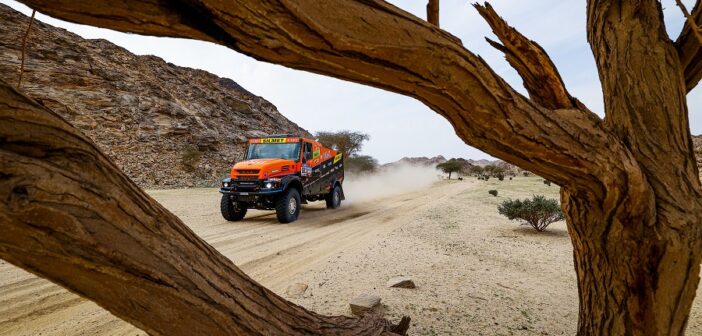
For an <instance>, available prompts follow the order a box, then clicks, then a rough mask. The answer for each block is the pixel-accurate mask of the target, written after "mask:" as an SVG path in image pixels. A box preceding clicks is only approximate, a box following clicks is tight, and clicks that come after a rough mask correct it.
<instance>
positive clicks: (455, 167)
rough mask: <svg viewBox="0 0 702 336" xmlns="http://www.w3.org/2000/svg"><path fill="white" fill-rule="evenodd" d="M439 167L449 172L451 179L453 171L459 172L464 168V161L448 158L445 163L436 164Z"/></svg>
mask: <svg viewBox="0 0 702 336" xmlns="http://www.w3.org/2000/svg"><path fill="white" fill-rule="evenodd" d="M436 168H437V169H440V170H441V171H442V172H444V173H446V174H448V178H449V180H450V179H451V173H455V172H459V171H461V170H463V163H462V162H460V161H457V160H454V159H451V160H448V161H446V162H443V163H439V164H438V165H436Z"/></svg>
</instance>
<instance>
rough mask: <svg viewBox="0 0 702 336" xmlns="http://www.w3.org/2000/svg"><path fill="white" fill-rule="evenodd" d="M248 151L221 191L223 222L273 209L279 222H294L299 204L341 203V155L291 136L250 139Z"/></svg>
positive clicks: (223, 183) (337, 205)
mask: <svg viewBox="0 0 702 336" xmlns="http://www.w3.org/2000/svg"><path fill="white" fill-rule="evenodd" d="M245 153H246V155H245V157H244V161H241V162H238V163H236V164H235V165H234V167H232V169H231V172H230V176H229V177H228V178H226V179H224V180H222V186H221V188H220V189H219V192H220V193H222V200H221V202H220V209H221V211H222V216H223V217H224V219H226V220H228V221H239V220H241V219H243V218H244V216H245V215H246V211H247V210H248V209H260V210H275V213H276V216H277V217H278V221H279V222H281V223H290V222H293V221H295V220H296V219H297V217H298V216H299V214H300V207H301V204H307V203H308V202H313V201H321V200H324V201H325V202H326V203H327V208H329V209H336V208H338V207H339V206H340V205H341V201H342V200H343V199H344V191H343V189H342V187H341V185H342V183H343V182H344V160H343V158H342V154H341V153H337V152H336V151H334V150H332V149H329V148H325V147H324V146H322V144H320V143H319V142H317V141H315V140H312V139H307V138H303V137H293V136H290V135H271V136H266V137H261V138H251V139H248V143H247V146H246V151H245Z"/></svg>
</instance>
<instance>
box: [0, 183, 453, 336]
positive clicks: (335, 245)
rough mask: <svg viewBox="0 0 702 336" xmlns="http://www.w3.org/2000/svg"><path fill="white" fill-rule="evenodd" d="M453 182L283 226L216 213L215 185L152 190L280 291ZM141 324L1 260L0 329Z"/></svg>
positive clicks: (127, 329)
mask: <svg viewBox="0 0 702 336" xmlns="http://www.w3.org/2000/svg"><path fill="white" fill-rule="evenodd" d="M462 188H464V186H460V185H454V186H445V187H442V188H434V189H430V190H431V192H428V193H427V192H426V191H422V192H414V193H405V194H402V195H398V196H394V197H388V198H384V199H379V200H373V201H368V202H363V203H353V202H345V204H344V205H343V206H342V208H340V209H338V210H326V209H325V208H324V203H323V202H316V203H314V204H310V205H307V206H305V207H304V210H303V213H302V215H301V218H300V219H299V220H298V221H297V222H295V223H292V224H285V225H283V224H279V223H277V221H276V219H275V214H273V213H272V212H265V211H250V212H249V213H248V214H247V218H246V219H245V220H244V221H242V222H239V223H229V222H226V221H224V220H223V219H222V218H221V216H220V214H219V208H218V205H219V194H218V193H217V192H216V191H215V190H212V189H188V190H158V191H151V192H150V194H151V195H152V196H153V197H154V198H155V199H157V200H158V201H159V202H161V203H162V204H163V205H164V206H166V207H167V208H168V209H170V210H171V211H173V212H174V213H175V214H176V215H178V216H179V217H180V218H181V219H182V220H183V221H184V222H185V223H186V224H187V225H188V226H190V227H191V228H192V229H193V230H194V231H195V232H196V233H197V234H198V235H200V237H202V238H203V239H205V240H206V241H207V242H208V243H210V244H211V245H212V246H214V247H215V248H216V249H217V250H219V251H220V252H222V253H223V254H224V255H225V256H227V257H229V258H230V259H231V260H232V261H234V263H235V264H236V265H237V266H239V267H241V268H242V269H243V270H244V271H245V272H246V273H247V274H249V275H250V276H251V277H253V278H254V279H256V280H257V281H259V282H261V283H262V284H264V285H266V286H267V287H269V288H271V289H272V290H274V291H276V292H278V293H281V294H282V292H284V290H285V288H286V287H287V286H288V285H289V281H290V280H289V279H290V278H292V277H293V276H294V275H296V274H298V273H300V272H303V271H305V270H308V269H310V267H312V266H313V265H315V264H316V263H318V262H319V261H322V260H326V259H328V258H329V257H330V256H332V255H335V254H337V253H339V252H341V251H344V250H346V249H348V248H350V247H354V246H357V245H362V244H366V243H368V242H369V241H373V240H374V239H377V238H378V237H381V236H382V235H383V234H384V233H387V232H390V231H392V230H393V229H395V228H396V227H398V226H401V225H403V223H406V222H407V220H408V219H410V218H411V216H412V214H413V213H415V212H417V211H421V210H422V209H426V208H430V207H432V206H436V204H440V203H442V202H444V201H445V200H446V198H449V197H451V196H453V195H455V194H456V193H458V192H460V191H461V190H462ZM139 333H141V331H140V330H138V329H136V328H134V327H133V326H131V325H129V324H128V323H125V322H123V321H121V320H119V319H117V318H115V317H114V316H112V315H111V314H109V313H108V312H106V311H105V310H103V309H101V308H100V307H98V306H97V305H95V304H93V303H91V302H89V301H87V300H85V299H82V298H80V297H78V296H77V295H74V294H72V293H69V292H67V291H66V290H64V289H62V288H61V287H58V286H56V285H53V284H52V283H50V282H49V281H46V280H43V279H40V278H37V277H36V276H34V275H32V274H29V273H27V272H25V271H22V270H20V269H18V268H16V267H14V266H12V265H9V264H7V263H5V262H2V261H0V335H39V334H41V335H134V334H139Z"/></svg>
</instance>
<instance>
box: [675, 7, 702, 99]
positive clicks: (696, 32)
mask: <svg viewBox="0 0 702 336" xmlns="http://www.w3.org/2000/svg"><path fill="white" fill-rule="evenodd" d="M676 1H678V2H679V3H680V1H679V0H676ZM680 4H681V5H682V3H680ZM681 10H683V14H684V15H685V18H686V20H685V24H684V25H683V29H682V31H681V32H680V36H678V38H677V39H676V40H675V48H676V49H677V51H678V57H679V59H680V65H681V66H682V68H683V74H684V75H685V86H686V88H687V92H688V93H689V92H690V91H691V90H692V89H694V88H695V87H696V86H697V83H699V81H700V79H702V40H701V39H700V36H702V35H701V32H700V29H701V28H700V25H702V5H701V4H700V1H699V0H698V1H697V2H696V3H695V6H694V7H693V8H692V13H687V9H685V7H684V5H683V6H682V7H681Z"/></svg>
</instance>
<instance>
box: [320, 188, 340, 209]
mask: <svg viewBox="0 0 702 336" xmlns="http://www.w3.org/2000/svg"><path fill="white" fill-rule="evenodd" d="M324 200H325V201H327V209H336V208H338V207H340V206H341V188H339V186H338V185H335V186H334V188H332V190H331V192H330V193H328V194H327V196H326V197H325V198H324Z"/></svg>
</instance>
